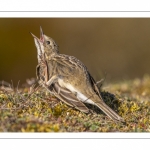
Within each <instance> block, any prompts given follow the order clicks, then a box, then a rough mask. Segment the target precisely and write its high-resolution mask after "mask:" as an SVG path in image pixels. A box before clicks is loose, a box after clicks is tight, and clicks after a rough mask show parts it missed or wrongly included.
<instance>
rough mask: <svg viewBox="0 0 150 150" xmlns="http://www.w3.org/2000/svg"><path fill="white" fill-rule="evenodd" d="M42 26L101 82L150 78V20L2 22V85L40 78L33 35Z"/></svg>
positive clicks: (49, 19)
mask: <svg viewBox="0 0 150 150" xmlns="http://www.w3.org/2000/svg"><path fill="white" fill-rule="evenodd" d="M40 26H42V28H43V30H44V32H45V34H46V35H48V36H50V37H52V38H53V39H54V40H55V41H56V43H57V44H58V45H59V51H60V53H63V54H67V55H73V56H75V57H77V58H78V59H80V60H81V61H82V62H83V63H84V64H85V65H86V66H87V68H88V70H89V71H90V72H91V74H92V76H93V77H94V78H95V79H96V80H99V79H101V78H104V77H105V76H106V81H107V82H111V81H116V80H124V79H133V78H136V77H139V78H141V77H143V76H144V75H145V74H150V67H149V64H150V19H149V18H0V81H1V80H5V81H7V82H9V83H10V82H11V80H12V81H13V83H14V84H15V85H17V83H18V81H19V80H20V82H21V84H22V83H25V82H26V79H30V78H32V77H36V72H35V70H36V69H35V68H36V65H37V53H36V48H35V45H34V40H33V37H32V36H31V35H30V33H29V32H32V33H33V34H34V35H36V36H37V37H39V36H40Z"/></svg>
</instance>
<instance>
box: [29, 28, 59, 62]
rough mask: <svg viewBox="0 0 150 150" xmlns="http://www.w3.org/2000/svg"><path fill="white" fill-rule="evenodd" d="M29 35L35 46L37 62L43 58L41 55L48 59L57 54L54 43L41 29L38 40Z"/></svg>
mask: <svg viewBox="0 0 150 150" xmlns="http://www.w3.org/2000/svg"><path fill="white" fill-rule="evenodd" d="M31 35H32V36H33V38H34V42H35V46H36V48H37V55H38V61H40V60H41V57H43V55H45V57H46V58H48V59H49V58H50V57H52V56H53V55H55V54H58V53H59V51H58V46H57V44H56V42H55V41H54V40H53V39H52V38H51V37H48V36H46V35H45V34H44V32H43V30H42V28H41V27H40V39H39V38H37V37H36V36H35V35H34V34H32V33H31Z"/></svg>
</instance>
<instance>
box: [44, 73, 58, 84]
mask: <svg viewBox="0 0 150 150" xmlns="http://www.w3.org/2000/svg"><path fill="white" fill-rule="evenodd" d="M57 79H58V76H57V75H55V76H52V77H51V78H50V80H48V81H47V82H46V85H47V86H51V84H52V83H54V82H55V81H56V80H57Z"/></svg>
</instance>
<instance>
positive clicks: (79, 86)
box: [31, 27, 124, 122]
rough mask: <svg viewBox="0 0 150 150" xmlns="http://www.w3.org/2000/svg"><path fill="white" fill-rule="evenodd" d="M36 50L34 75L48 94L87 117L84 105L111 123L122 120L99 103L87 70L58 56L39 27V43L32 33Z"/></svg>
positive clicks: (68, 57) (51, 41) (72, 58)
mask: <svg viewBox="0 0 150 150" xmlns="http://www.w3.org/2000/svg"><path fill="white" fill-rule="evenodd" d="M31 35H32V36H33V38H34V42H35V46H36V48H37V59H38V65H37V68H36V75H37V78H38V80H39V83H41V84H42V85H43V86H44V87H45V88H46V89H47V90H48V91H49V92H50V93H52V94H54V95H55V96H56V97H57V98H58V99H60V100H61V101H63V102H64V103H66V104H67V105H69V106H71V107H74V108H76V109H78V110H79V111H81V112H84V113H89V112H90V111H89V108H87V106H86V105H85V103H88V104H92V105H94V106H97V107H98V108H99V109H100V110H102V111H103V112H104V113H105V114H106V115H107V116H108V117H109V118H111V119H112V120H114V121H121V122H124V119H123V118H122V117H121V116H119V115H118V114H117V113H116V112H115V111H114V110H112V109H111V108H110V107H109V106H108V105H107V104H106V103H105V102H104V101H103V99H102V96H101V94H100V91H99V89H98V86H97V84H96V82H95V80H94V78H93V77H92V76H91V74H90V72H89V71H88V69H87V67H86V66H85V65H84V64H83V63H82V62H81V61H80V60H79V59H77V58H76V57H74V56H69V55H65V54H60V53H59V47H58V45H57V44H56V42H55V41H54V40H53V39H52V38H51V37H49V36H47V35H45V34H44V32H43V30H42V28H41V27H40V39H39V38H37V37H36V36H35V35H34V34H32V33H31Z"/></svg>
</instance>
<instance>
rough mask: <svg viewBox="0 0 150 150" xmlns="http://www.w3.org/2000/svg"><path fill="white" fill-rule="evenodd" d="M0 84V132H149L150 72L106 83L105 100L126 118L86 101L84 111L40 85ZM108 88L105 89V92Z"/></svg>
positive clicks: (103, 93) (103, 90) (103, 95)
mask: <svg viewBox="0 0 150 150" xmlns="http://www.w3.org/2000/svg"><path fill="white" fill-rule="evenodd" d="M33 91H34V90H32V89H31V88H29V87H25V88H21V89H19V90H17V89H15V90H10V89H9V88H6V87H2V86H1V87H0V132H149V131H150V96H149V95H150V76H144V77H143V78H142V79H134V80H126V81H120V82H117V83H111V84H107V85H105V86H104V87H103V88H102V92H101V94H102V97H103V99H104V101H105V102H106V103H107V104H108V105H109V106H110V107H111V108H112V109H113V110H115V111H116V112H117V113H118V114H119V115H120V116H122V117H123V118H124V119H125V123H121V122H114V121H113V120H111V119H110V118H108V117H107V116H106V115H105V114H104V113H102V112H101V111H100V110H99V109H98V108H96V107H94V106H91V105H88V107H89V108H90V109H91V113H89V114H84V113H82V112H80V111H78V110H75V109H74V108H71V107H68V106H67V105H65V104H64V103H62V102H60V101H59V100H57V99H56V98H55V97H54V96H52V95H50V93H49V92H48V91H46V90H45V89H42V88H40V89H39V90H35V91H34V92H33ZM106 91H107V92H106Z"/></svg>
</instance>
